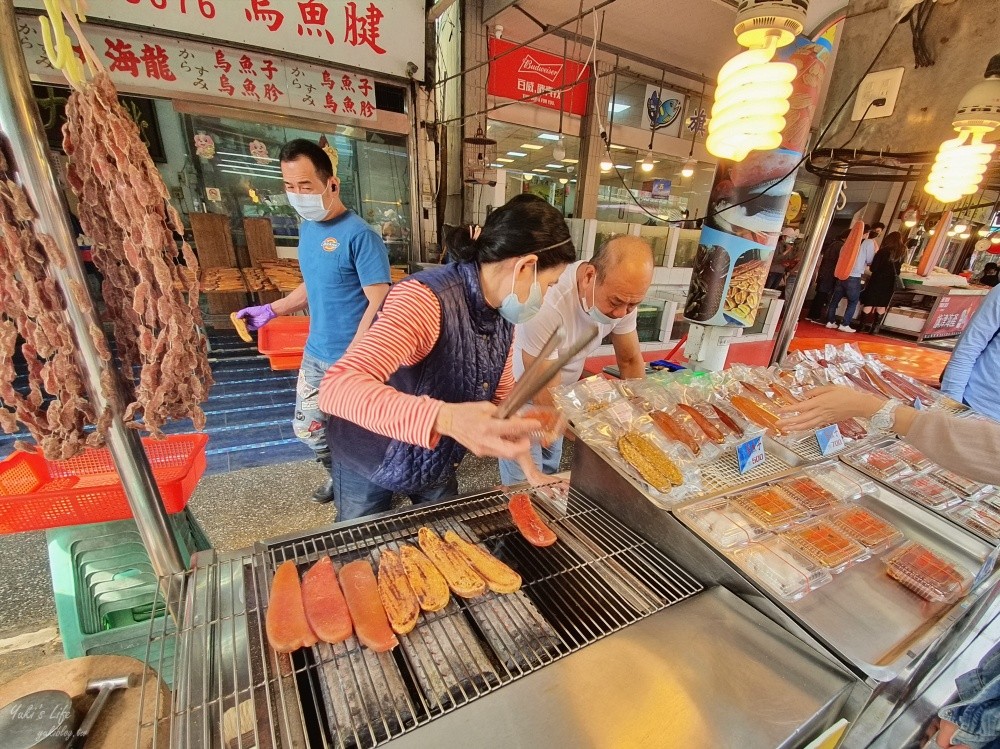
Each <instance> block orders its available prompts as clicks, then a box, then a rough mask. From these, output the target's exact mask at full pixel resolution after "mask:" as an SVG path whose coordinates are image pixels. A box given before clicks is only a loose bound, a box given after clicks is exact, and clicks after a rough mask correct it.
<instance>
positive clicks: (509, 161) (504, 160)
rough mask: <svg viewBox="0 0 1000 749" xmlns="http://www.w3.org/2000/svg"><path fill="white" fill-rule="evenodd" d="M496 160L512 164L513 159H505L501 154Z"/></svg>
mask: <svg viewBox="0 0 1000 749" xmlns="http://www.w3.org/2000/svg"><path fill="white" fill-rule="evenodd" d="M497 161H499V162H500V163H501V164H513V163H514V159H505V158H504V157H503V156H500V157H498V158H497Z"/></svg>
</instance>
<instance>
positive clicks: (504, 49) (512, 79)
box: [486, 39, 590, 117]
mask: <svg viewBox="0 0 1000 749" xmlns="http://www.w3.org/2000/svg"><path fill="white" fill-rule="evenodd" d="M516 47H517V44H515V43H514V42H508V41H507V40H506V39H490V40H489V54H490V76H489V82H488V83H487V86H486V88H487V92H488V93H489V94H490V96H501V97H503V98H504V99H514V100H515V101H526V102H528V103H530V104H537V105H538V106H540V107H548V108H549V109H560V108H561V109H562V111H564V112H566V113H568V114H575V115H579V116H581V117H582V116H583V115H584V114H586V112H587V94H588V92H589V91H590V86H589V80H590V69H589V68H587V67H586V66H585V65H582V64H581V63H578V62H576V61H574V60H563V58H562V57H559V56H558V55H553V54H551V53H549V52H543V51H542V50H538V49H533V48H531V47H521V48H520V49H515V48H516ZM511 50H514V51H511ZM575 81H579V83H577V84H576V85H573V83H574V82H575ZM565 86H571V87H570V88H568V89H566V90H565V91H560V89H562V88H563V87H565Z"/></svg>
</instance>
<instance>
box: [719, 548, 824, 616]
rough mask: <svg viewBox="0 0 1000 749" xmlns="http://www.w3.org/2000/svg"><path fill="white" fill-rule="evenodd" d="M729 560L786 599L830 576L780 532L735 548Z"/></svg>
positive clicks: (797, 596)
mask: <svg viewBox="0 0 1000 749" xmlns="http://www.w3.org/2000/svg"><path fill="white" fill-rule="evenodd" d="M732 558H733V560H734V561H735V562H736V563H737V564H738V565H739V566H740V567H741V568H742V569H743V570H745V571H746V572H747V573H748V574H750V575H751V576H752V577H754V578H755V579H756V580H757V581H758V582H760V583H761V584H762V585H764V586H765V587H767V588H768V589H769V590H771V591H772V592H773V593H775V594H776V595H778V596H780V597H781V598H784V599H785V600H787V601H797V600H798V599H800V598H802V596H804V595H806V594H807V593H808V592H809V591H812V590H815V589H816V588H818V587H820V586H821V585H825V584H826V583H828V582H830V580H832V579H833V578H832V577H831V575H830V572H829V571H828V570H826V569H824V568H823V567H820V566H818V565H816V564H815V563H813V562H812V561H810V560H809V559H807V558H806V557H804V556H803V555H802V554H800V553H799V552H797V551H796V550H795V549H793V548H792V547H791V546H789V545H788V544H787V543H786V542H785V541H783V540H782V539H781V537H780V536H775V537H772V538H770V539H768V540H766V541H762V542H761V543H757V544H750V545H749V546H747V547H745V548H742V549H737V550H736V551H734V552H733V553H732Z"/></svg>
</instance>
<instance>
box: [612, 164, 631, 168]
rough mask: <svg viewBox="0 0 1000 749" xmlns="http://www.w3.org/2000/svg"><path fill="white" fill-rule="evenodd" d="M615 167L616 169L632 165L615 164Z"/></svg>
mask: <svg viewBox="0 0 1000 749" xmlns="http://www.w3.org/2000/svg"><path fill="white" fill-rule="evenodd" d="M615 168H616V169H631V168H632V167H630V166H629V165H628V164H615Z"/></svg>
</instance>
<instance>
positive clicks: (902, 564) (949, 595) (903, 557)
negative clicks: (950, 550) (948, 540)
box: [884, 541, 972, 603]
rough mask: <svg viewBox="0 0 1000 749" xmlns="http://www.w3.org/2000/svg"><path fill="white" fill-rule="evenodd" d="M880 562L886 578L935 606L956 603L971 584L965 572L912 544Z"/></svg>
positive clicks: (942, 558)
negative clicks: (884, 569)
mask: <svg viewBox="0 0 1000 749" xmlns="http://www.w3.org/2000/svg"><path fill="white" fill-rule="evenodd" d="M884 561H885V565H886V573H888V575H889V577H891V578H893V579H894V580H896V581H897V582H899V583H900V584H901V585H903V586H904V587H906V588H908V589H909V590H912V591H913V592H914V593H916V594H917V595H918V596H920V597H921V598H923V599H925V600H928V601H932V602H935V603H952V602H953V601H956V600H958V598H960V597H961V596H963V595H965V593H966V592H967V591H968V588H969V584H970V583H971V582H972V576H971V575H970V574H969V573H968V572H967V571H965V570H964V569H962V568H961V567H958V566H957V565H954V564H952V563H951V562H950V561H948V560H947V559H945V558H944V557H942V556H939V555H938V554H936V553H935V552H933V551H931V550H930V549H928V548H927V547H926V546H923V545H921V544H918V543H916V542H913V541H911V542H910V543H908V544H904V545H903V546H901V547H899V548H898V549H897V550H896V551H894V552H891V553H890V554H889V555H888V556H886V557H885V560H884Z"/></svg>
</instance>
